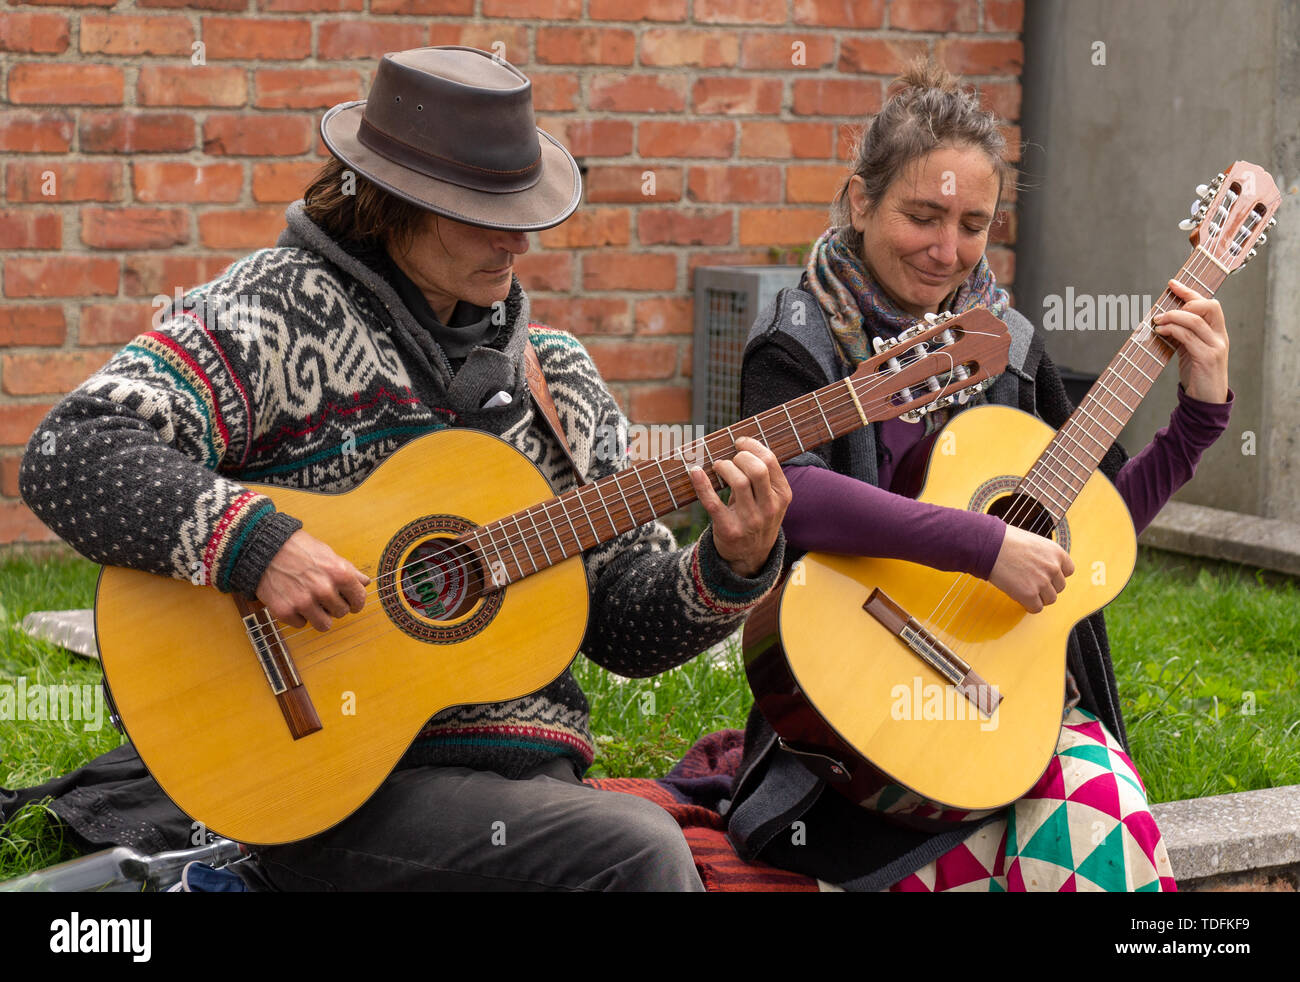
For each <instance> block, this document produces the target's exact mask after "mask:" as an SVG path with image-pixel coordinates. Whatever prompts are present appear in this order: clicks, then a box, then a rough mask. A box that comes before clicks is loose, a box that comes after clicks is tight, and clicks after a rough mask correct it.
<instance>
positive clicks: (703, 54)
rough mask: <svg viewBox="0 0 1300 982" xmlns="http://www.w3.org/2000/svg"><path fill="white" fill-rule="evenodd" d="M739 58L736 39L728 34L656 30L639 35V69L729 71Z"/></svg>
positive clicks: (736, 37)
mask: <svg viewBox="0 0 1300 982" xmlns="http://www.w3.org/2000/svg"><path fill="white" fill-rule="evenodd" d="M739 58H740V38H739V37H738V36H736V35H735V34H732V33H730V32H724V31H691V30H681V29H679V28H674V27H656V28H652V29H650V30H648V31H645V32H643V33H642V35H641V64H642V65H653V66H656V67H672V66H675V65H691V66H694V67H696V68H733V67H735V65H736V62H737V60H738V59H739Z"/></svg>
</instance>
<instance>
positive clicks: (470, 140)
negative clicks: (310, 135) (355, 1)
mask: <svg viewBox="0 0 1300 982" xmlns="http://www.w3.org/2000/svg"><path fill="white" fill-rule="evenodd" d="M532 90H533V86H532V83H531V82H530V81H529V80H528V78H527V77H526V76H525V75H524V74H523V72H521V71H519V69H517V68H515V67H514V65H511V64H510V63H509V62H506V61H503V60H502V59H500V58H496V57H494V56H493V55H491V54H488V53H487V52H485V51H479V50H478V49H476V48H464V47H456V46H446V47H435V48H415V49H413V50H411V51H398V52H395V53H392V54H386V55H384V57H383V59H382V60H381V61H380V63H379V69H378V71H376V73H375V80H374V83H373V84H372V85H371V87H370V94H369V96H368V97H367V98H366V100H365V101H364V102H345V103H343V104H341V105H338V106H335V107H334V108H333V109H331V110H330V111H329V112H327V113H326V114H325V117H324V118H323V119H322V120H321V124H320V128H321V136H322V137H323V138H324V140H325V145H326V146H327V147H329V149H330V152H331V153H333V154H334V156H336V157H338V158H339V159H340V160H341V161H343V163H345V164H347V165H348V166H349V167H351V168H353V169H354V170H356V171H357V173H359V174H361V175H363V176H364V177H366V178H368V179H369V180H371V181H373V182H374V183H375V184H377V185H379V186H380V187H382V188H383V189H384V190H386V191H388V192H390V193H392V194H395V195H397V196H398V197H399V198H404V199H406V200H407V201H410V202H412V203H414V204H417V205H420V206H421V207H422V208H427V209H428V210H429V211H433V212H437V213H438V214H439V215H446V216H447V217H448V218H454V219H455V220H456V221H458V222H464V223H465V224H467V225H478V226H481V227H485V228H503V229H511V230H516V231H523V232H527V231H532V230H536V229H542V228H550V227H551V226H552V225H558V224H560V222H562V221H564V220H565V219H566V218H568V217H569V216H570V215H571V214H573V211H574V209H575V208H577V207H578V199H579V198H580V197H581V195H582V178H581V176H580V175H579V173H578V165H577V163H575V162H574V159H573V157H572V155H570V153H569V151H568V150H566V149H565V148H564V147H562V146H561V145H560V144H559V142H558V141H556V140H555V139H553V138H552V137H551V136H550V135H548V134H547V133H544V132H542V131H541V130H539V129H538V128H537V123H536V121H535V120H534V118H533V91H532Z"/></svg>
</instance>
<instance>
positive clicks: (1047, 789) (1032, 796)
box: [873, 707, 1177, 893]
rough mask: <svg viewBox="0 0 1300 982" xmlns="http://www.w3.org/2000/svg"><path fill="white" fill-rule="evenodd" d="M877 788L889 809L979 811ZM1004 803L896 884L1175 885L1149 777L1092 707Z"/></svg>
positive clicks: (900, 887)
mask: <svg viewBox="0 0 1300 982" xmlns="http://www.w3.org/2000/svg"><path fill="white" fill-rule="evenodd" d="M874 797H875V799H876V800H875V801H874V802H873V805H874V807H876V808H877V809H879V810H881V811H887V812H905V813H910V814H915V815H922V816H925V817H928V818H938V819H944V818H951V819H953V820H959V821H960V820H970V819H972V818H976V817H979V816H978V815H976V814H974V813H970V812H951V811H947V812H945V811H944V810H942V809H938V808H936V807H935V806H933V805H930V804H928V803H926V802H924V801H923V800H921V799H919V798H917V797H916V796H914V795H912V794H910V792H906V791H903V790H902V789H900V788H898V787H897V786H893V787H891V788H887V789H885V790H883V791H881V792H880V793H879V794H877V795H876V796H874ZM1004 811H1005V813H1006V814H1005V817H1004V818H1000V819H998V820H997V821H994V822H990V823H989V824H988V825H985V826H983V827H982V828H980V829H979V830H978V831H976V832H974V833H972V834H971V836H970V837H969V838H968V839H967V840H966V841H965V842H963V843H962V844H961V845H959V846H957V847H955V848H953V849H950V850H949V851H948V852H946V853H944V854H943V855H942V856H940V857H939V858H938V859H936V860H935V861H934V862H932V863H930V864H929V865H928V866H926V867H924V868H923V869H920V870H918V871H917V872H915V873H913V874H911V875H910V876H907V877H905V878H904V879H902V880H900V881H899V882H898V883H895V884H894V885H893V886H892V887H890V888H889V889H890V891H891V892H897V893H903V892H918V891H923V892H937V891H940V890H964V891H975V892H983V891H988V892H993V893H999V892H1004V891H1015V892H1018V891H1038V890H1050V891H1062V892H1083V891H1089V890H1092V891H1108V892H1122V891H1155V892H1158V891H1173V890H1176V889H1177V887H1176V885H1175V883H1174V877H1173V870H1172V869H1171V867H1170V865H1169V856H1168V854H1167V853H1166V851H1165V844H1164V840H1163V839H1162V838H1161V836H1160V830H1159V829H1158V828H1157V827H1156V822H1155V819H1154V818H1153V817H1152V816H1151V807H1150V805H1149V804H1148V803H1147V795H1146V789H1145V788H1144V787H1143V785H1142V779H1141V778H1140V777H1138V773H1137V770H1136V768H1134V766H1133V762H1132V761H1131V760H1129V758H1128V755H1127V754H1125V753H1124V751H1123V750H1122V749H1120V745H1119V743H1118V741H1116V740H1115V738H1114V737H1113V736H1111V734H1110V733H1109V732H1107V730H1106V728H1105V727H1104V726H1102V724H1101V723H1100V722H1098V720H1097V718H1096V717H1095V716H1093V715H1092V714H1091V713H1088V712H1086V711H1085V710H1082V709H1079V708H1077V707H1075V708H1074V709H1071V710H1070V712H1069V713H1068V714H1067V716H1066V717H1065V723H1064V725H1063V726H1062V727H1061V739H1060V741H1059V742H1058V743H1057V745H1056V754H1055V755H1054V756H1053V757H1052V761H1051V763H1050V764H1049V765H1048V768H1047V771H1046V773H1044V774H1043V776H1042V778H1041V779H1040V780H1039V782H1038V783H1037V784H1036V785H1034V787H1033V789H1032V790H1030V791H1029V793H1028V794H1026V795H1025V796H1024V797H1023V798H1021V799H1020V800H1019V801H1017V802H1015V804H1013V805H1011V806H1010V807H1009V808H1006V809H1004ZM984 814H987V812H986V813H984Z"/></svg>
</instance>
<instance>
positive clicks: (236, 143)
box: [203, 113, 316, 157]
mask: <svg viewBox="0 0 1300 982" xmlns="http://www.w3.org/2000/svg"><path fill="white" fill-rule="evenodd" d="M315 133H316V127H315V126H314V125H313V122H312V120H310V119H308V118H306V117H303V116H297V115H273V114H270V113H260V114H257V115H243V114H238V113H221V114H218V113H212V114H210V115H209V116H208V118H207V119H205V120H204V121H203V152H204V153H205V154H208V155H209V156H214V157H222V156H237V157H244V156H248V157H275V156H281V157H296V156H298V155H299V154H304V153H307V152H308V151H309V150H310V149H311V146H312V137H313V136H315Z"/></svg>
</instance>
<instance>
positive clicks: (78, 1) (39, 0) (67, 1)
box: [23, 0, 117, 7]
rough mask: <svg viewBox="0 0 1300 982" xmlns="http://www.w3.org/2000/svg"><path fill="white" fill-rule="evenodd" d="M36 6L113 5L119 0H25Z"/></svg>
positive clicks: (24, 1) (24, 0) (26, 2)
mask: <svg viewBox="0 0 1300 982" xmlns="http://www.w3.org/2000/svg"><path fill="white" fill-rule="evenodd" d="M23 3H24V4H30V5H31V6H35V7H111V6H113V5H114V4H115V3H117V0H23Z"/></svg>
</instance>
